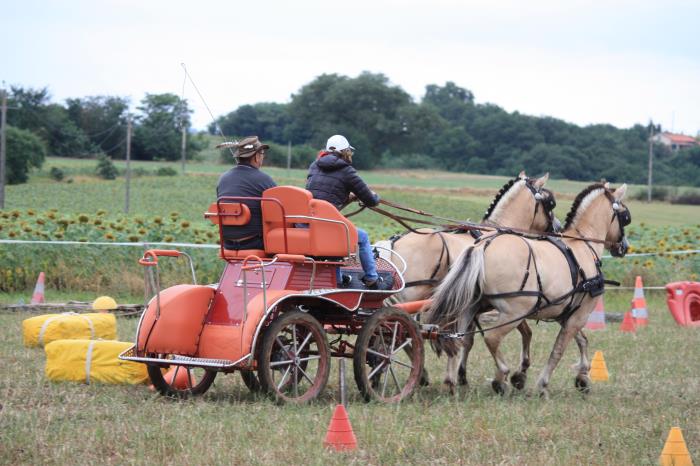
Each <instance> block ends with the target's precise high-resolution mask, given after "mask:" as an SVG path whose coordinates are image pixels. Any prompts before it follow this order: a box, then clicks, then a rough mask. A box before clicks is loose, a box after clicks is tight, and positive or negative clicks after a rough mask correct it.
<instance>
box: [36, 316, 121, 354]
mask: <svg viewBox="0 0 700 466" xmlns="http://www.w3.org/2000/svg"><path fill="white" fill-rule="evenodd" d="M22 334H23V336H24V346H29V347H33V346H45V345H46V344H47V343H49V342H52V341H54V340H74V339H97V338H102V339H104V340H114V339H116V338H117V319H116V318H115V317H114V314H109V313H105V312H93V313H88V314H76V313H75V312H64V313H63V314H44V315H41V316H36V317H31V318H29V319H25V320H24V321H23V322H22Z"/></svg>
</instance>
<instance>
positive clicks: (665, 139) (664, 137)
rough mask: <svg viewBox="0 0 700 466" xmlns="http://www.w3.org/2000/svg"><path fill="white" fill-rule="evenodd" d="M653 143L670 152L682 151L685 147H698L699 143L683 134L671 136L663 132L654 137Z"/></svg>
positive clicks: (671, 134)
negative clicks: (662, 146)
mask: <svg viewBox="0 0 700 466" xmlns="http://www.w3.org/2000/svg"><path fill="white" fill-rule="evenodd" d="M654 142H656V143H657V144H663V145H664V146H666V147H668V148H669V149H671V150H678V149H683V148H685V147H695V146H700V142H699V141H698V140H697V139H695V138H694V137H692V136H686V135H685V134H673V133H667V132H663V133H660V134H657V135H656V136H654Z"/></svg>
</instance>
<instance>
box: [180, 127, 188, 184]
mask: <svg viewBox="0 0 700 466" xmlns="http://www.w3.org/2000/svg"><path fill="white" fill-rule="evenodd" d="M181 126H182V145H181V146H180V152H181V154H182V174H183V175H184V174H185V159H186V157H185V151H186V148H187V126H185V124H184V122H183V123H182V125H181Z"/></svg>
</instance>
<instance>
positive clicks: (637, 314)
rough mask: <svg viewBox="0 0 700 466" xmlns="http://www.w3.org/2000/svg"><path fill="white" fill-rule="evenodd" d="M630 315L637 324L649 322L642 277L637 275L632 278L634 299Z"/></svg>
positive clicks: (641, 324)
mask: <svg viewBox="0 0 700 466" xmlns="http://www.w3.org/2000/svg"><path fill="white" fill-rule="evenodd" d="M632 316H633V317H634V319H635V321H636V323H637V325H639V326H644V325H647V324H648V323H649V313H648V312H647V300H646V299H645V298H644V287H643V285H642V277H641V276H639V275H637V278H636V279H635V280H634V299H633V300H632Z"/></svg>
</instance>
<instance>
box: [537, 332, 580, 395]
mask: <svg viewBox="0 0 700 466" xmlns="http://www.w3.org/2000/svg"><path fill="white" fill-rule="evenodd" d="M573 322H574V319H569V320H568V321H567V322H566V323H565V324H564V325H563V326H562V328H561V330H559V334H558V335H557V339H556V340H555V342H554V347H553V348H552V352H551V353H550V354H549V360H548V361H547V365H546V366H544V368H543V369H542V373H541V374H540V378H539V380H538V381H537V391H538V392H539V394H540V396H542V397H544V398H549V392H548V391H547V385H549V379H550V377H551V376H552V372H554V369H555V368H556V367H557V364H559V360H560V359H561V357H562V355H563V354H564V350H566V347H567V345H568V344H569V342H570V341H571V339H572V338H573V337H574V336H575V335H576V334H577V333H578V332H579V330H580V329H581V326H580V325H578V323H576V324H574V323H573Z"/></svg>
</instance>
